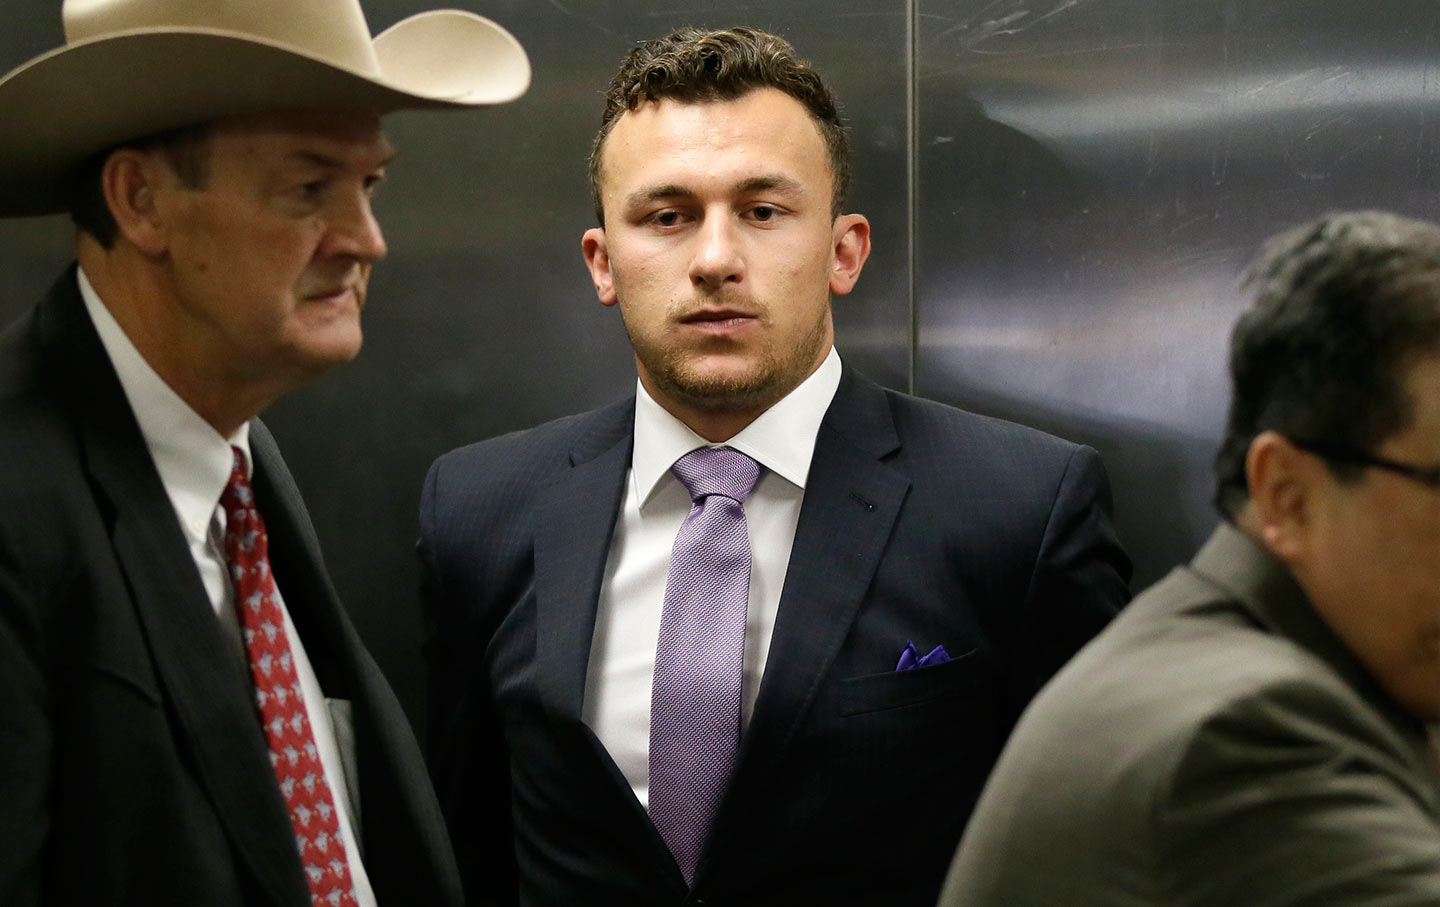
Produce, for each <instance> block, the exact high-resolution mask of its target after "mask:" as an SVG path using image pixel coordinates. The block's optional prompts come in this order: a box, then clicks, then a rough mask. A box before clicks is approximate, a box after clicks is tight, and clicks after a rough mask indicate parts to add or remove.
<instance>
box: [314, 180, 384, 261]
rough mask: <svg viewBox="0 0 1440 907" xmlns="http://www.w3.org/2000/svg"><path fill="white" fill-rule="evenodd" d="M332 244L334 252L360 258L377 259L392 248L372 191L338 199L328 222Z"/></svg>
mask: <svg viewBox="0 0 1440 907" xmlns="http://www.w3.org/2000/svg"><path fill="white" fill-rule="evenodd" d="M327 226H328V237H327V240H328V247H327V249H326V251H327V252H328V253H329V254H331V255H346V256H349V257H351V258H354V259H356V260H357V261H363V262H375V261H379V260H380V259H382V258H384V257H385V253H386V252H387V251H388V248H387V246H386V245H385V234H384V233H383V232H382V231H381V230H380V222H379V221H378V220H376V218H375V211H374V209H373V208H372V207H371V205H370V195H369V193H364V192H361V193H356V194H355V195H354V196H351V197H349V198H347V199H344V200H337V201H336V202H335V210H333V211H331V212H330V217H329V221H328V225H327Z"/></svg>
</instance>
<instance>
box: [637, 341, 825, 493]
mask: <svg viewBox="0 0 1440 907" xmlns="http://www.w3.org/2000/svg"><path fill="white" fill-rule="evenodd" d="M839 386H840V354H839V353H838V352H836V351H835V348H834V347H833V346H832V347H831V348H830V354H829V355H828V356H826V357H825V361H824V362H822V363H820V367H819V368H817V369H816V370H815V371H814V372H813V373H812V374H811V375H810V377H808V378H806V379H805V380H804V381H802V382H800V384H799V386H798V387H796V388H795V389H794V390H792V391H791V392H790V393H788V394H786V395H785V397H783V398H782V399H781V400H780V401H779V402H778V403H776V404H775V405H774V406H772V407H770V408H769V409H767V410H766V411H765V412H763V413H761V414H760V416H759V418H757V419H756V420H755V421H754V422H751V423H750V424H749V425H747V426H745V428H744V429H742V430H741V431H740V433H739V434H737V435H735V437H733V438H731V439H730V440H728V441H725V442H723V443H722V444H711V443H710V442H709V441H706V440H705V439H704V438H702V437H700V436H699V435H697V434H695V432H693V431H691V430H690V428H689V427H688V426H687V425H686V424H685V423H684V422H681V421H680V420H679V419H677V418H675V417H674V416H672V415H671V414H670V413H669V412H667V411H666V410H665V408H664V407H662V406H661V405H660V404H659V403H656V402H655V399H654V398H653V397H651V396H650V394H649V393H648V392H646V390H645V386H644V385H643V384H641V383H640V382H639V381H636V391H635V450H634V453H633V454H632V455H631V460H630V469H631V472H632V475H633V480H634V482H635V491H636V493H637V496H638V498H639V500H640V502H641V505H642V506H643V505H644V503H645V502H646V501H648V500H649V498H650V495H651V494H652V493H654V491H655V486H656V485H658V484H659V483H660V480H661V479H663V478H664V477H665V476H666V475H668V474H669V472H670V467H671V466H673V465H674V464H675V461H676V460H678V459H680V458H681V457H683V456H685V455H686V454H687V453H689V452H690V451H692V450H696V449H698V448H701V447H707V446H709V447H721V446H724V447H733V448H735V449H736V450H738V451H740V452H741V453H743V454H745V455H747V456H749V457H750V458H751V459H753V460H755V461H756V462H757V463H759V464H760V465H761V466H764V467H765V468H766V469H768V470H770V471H771V472H773V473H775V474H776V475H778V476H780V477H781V478H783V479H785V480H786V481H787V482H790V483H791V484H793V485H795V486H797V487H799V488H802V489H803V488H804V487H805V478H806V476H808V475H809V473H810V460H811V458H812V457H813V456H814V455H815V438H816V436H817V435H819V434H820V422H821V420H823V419H824V418H825V411H826V410H828V409H829V408H830V402H831V401H832V400H834V399H835V391H836V389H837V388H839Z"/></svg>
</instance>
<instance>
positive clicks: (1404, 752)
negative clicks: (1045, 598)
mask: <svg viewBox="0 0 1440 907" xmlns="http://www.w3.org/2000/svg"><path fill="white" fill-rule="evenodd" d="M1249 282H1250V284H1251V285H1253V286H1254V288H1255V290H1256V300H1255V303H1254V306H1253V308H1251V310H1250V311H1249V312H1247V313H1246V314H1245V315H1244V316H1243V317H1242V318H1241V319H1240V322H1239V324H1238V325H1237V326H1236V328H1235V333H1234V338H1233V342H1232V347H1231V360H1230V369H1231V374H1232V378H1233V382H1234V385H1233V390H1234V396H1233V399H1232V403H1231V409H1230V417H1229V423H1228V426H1227V429H1226V436H1225V439H1224V442H1223V445H1222V447H1221V449H1220V453H1219V456H1218V457H1217V460H1216V475H1217V480H1218V493H1217V503H1218V505H1219V507H1220V509H1221V511H1222V513H1223V514H1224V516H1225V518H1226V522H1225V523H1224V524H1222V525H1221V527H1220V528H1219V529H1217V530H1216V532H1215V534H1214V535H1213V536H1212V537H1211V538H1210V540H1209V541H1208V542H1207V543H1206V544H1205V546H1204V547H1203V548H1202V549H1201V550H1200V553H1199V554H1198V555H1196V557H1195V560H1194V561H1193V562H1192V563H1191V564H1190V565H1189V566H1188V567H1181V568H1178V569H1176V570H1175V571H1174V572H1173V573H1171V574H1170V576H1168V577H1167V578H1166V579H1165V580H1163V581H1162V582H1160V583H1159V584H1158V585H1156V586H1155V587H1153V588H1152V589H1150V590H1149V591H1148V592H1146V593H1145V594H1144V595H1143V596H1141V597H1140V598H1139V599H1137V600H1136V601H1135V603H1134V604H1132V605H1131V606H1130V609H1129V610H1128V611H1127V612H1126V613H1125V614H1123V615H1121V617H1120V618H1119V619H1118V620H1117V621H1116V622H1115V623H1113V624H1112V625H1111V626H1110V628H1109V629H1108V630H1106V631H1105V632H1104V633H1103V634H1102V635H1101V636H1100V637H1099V638H1097V639H1096V640H1095V641H1094V642H1093V643H1092V644H1091V645H1090V646H1088V647H1087V648H1086V649H1085V650H1083V651H1082V653H1081V654H1080V655H1079V656H1077V657H1076V659H1075V660H1074V661H1073V662H1071V664H1070V665H1068V666H1067V667H1066V668H1065V669H1064V670H1062V671H1061V673H1060V674H1058V675H1057V676H1056V678H1055V680H1054V681H1053V682H1052V683H1051V684H1050V685H1049V687H1047V688H1046V689H1045V690H1044V691H1043V692H1042V693H1041V695H1040V696H1039V697H1038V698H1037V699H1036V700H1035V702H1034V703H1033V704H1032V706H1031V707H1030V708H1029V710H1028V711H1027V712H1026V714H1025V716H1024V717H1023V718H1022V720H1021V722H1020V724H1019V726H1018V728H1017V730H1016V732H1015V735H1014V736H1013V737H1012V738H1011V740H1010V742H1009V744H1008V745H1007V747H1006V749H1005V752H1004V755H1003V756H1002V757H1001V760H1000V762H999V765H998V766H997V768H996V770H995V773H994V774H993V775H992V776H991V778H990V781H989V783H988V785H987V786H986V789H985V792H984V794H983V795H982V797H981V800H980V803H979V806H978V807H977V809H976V810H975V812H974V815H973V819H972V821H971V824H970V826H969V828H968V830H967V831H966V834H965V837H964V839H963V840H962V842H961V846H960V850H959V853H958V854H957V856H956V859H955V862H954V864H953V866H952V868H951V871H950V875H949V878H948V879H947V882H946V885H945V888H944V891H943V893H942V897H941V904H942V905H959V904H965V905H984V904H1002V903H1003V904H1022V905H1023V904H1066V905H1084V904H1105V905H1125V904H1167V905H1179V904H1185V905H1192V904H1193V905H1202V904H1204V905H1209V904H1214V905H1233V904H1262V903H1263V904H1325V905H1334V904H1376V903H1381V902H1383V903H1385V904H1421V903H1424V904H1435V903H1440V829H1437V824H1436V821H1437V813H1440V794H1437V785H1436V777H1435V773H1434V767H1433V763H1432V762H1431V761H1430V760H1429V759H1428V758H1427V756H1428V754H1427V739H1426V729H1425V722H1433V721H1434V720H1435V719H1436V718H1437V717H1440V227H1436V226H1435V225H1432V224H1427V223H1420V222H1416V221H1410V220H1405V219H1402V218H1398V217H1393V216H1390V215H1385V214H1380V213H1374V212H1366V213H1359V214H1340V215H1334V216H1330V217H1327V218H1323V219H1321V220H1318V221H1315V222H1313V223H1310V224H1307V225H1305V226H1303V227H1300V228H1298V229H1296V230H1294V231H1292V232H1289V233H1286V234H1284V235H1282V236H1280V237H1278V238H1277V239H1275V240H1274V241H1272V243H1271V244H1270V245H1269V246H1268V247H1267V248H1266V249H1265V251H1264V253H1263V254H1262V255H1261V257H1260V258H1259V260H1258V261H1257V262H1256V263H1255V264H1254V265H1253V266H1252V269H1251V271H1250V276H1249Z"/></svg>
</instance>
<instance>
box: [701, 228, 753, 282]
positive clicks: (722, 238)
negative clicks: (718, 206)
mask: <svg viewBox="0 0 1440 907" xmlns="http://www.w3.org/2000/svg"><path fill="white" fill-rule="evenodd" d="M737 226H738V225H737V224H735V223H734V221H733V219H732V218H731V217H729V216H728V215H726V214H711V215H707V216H706V218H705V220H704V221H703V222H702V223H701V225H700V229H699V234H698V236H697V237H696V243H697V245H696V248H695V257H694V258H693V259H692V260H691V262H690V280H691V282H692V283H694V284H696V285H697V286H699V285H701V284H704V285H708V286H711V287H714V288H719V287H721V286H723V285H724V284H726V283H731V282H739V281H740V280H741V279H742V278H743V277H744V271H745V261H744V256H743V255H742V254H741V249H740V237H739V236H738V235H737V233H736V229H737Z"/></svg>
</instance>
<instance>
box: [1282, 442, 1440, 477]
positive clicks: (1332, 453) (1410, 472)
mask: <svg viewBox="0 0 1440 907" xmlns="http://www.w3.org/2000/svg"><path fill="white" fill-rule="evenodd" d="M1290 443H1291V444H1294V445H1295V446H1296V447H1298V448H1300V449H1301V450H1308V451H1310V452H1311V453H1313V454H1315V455H1317V456H1320V457H1324V458H1325V459H1327V460H1329V461H1331V462H1332V463H1351V464H1354V465H1356V466H1373V467H1375V468H1376V469H1383V470H1385V471H1386V472H1393V473H1395V474H1396V475H1397V476H1404V477H1405V478H1407V479H1411V480H1413V481H1416V482H1419V483H1420V484H1421V485H1425V486H1427V487H1429V488H1440V467H1435V466H1412V465H1411V464H1409V463H1399V462H1396V461H1395V460H1387V459H1385V458H1384V457H1377V456H1375V455H1374V454H1368V453H1365V452H1364V451H1363V450H1355V449H1354V448H1353V447H1346V446H1345V445H1343V444H1331V443H1328V442H1326V441H1305V440H1302V439H1300V438H1291V439H1290Z"/></svg>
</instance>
